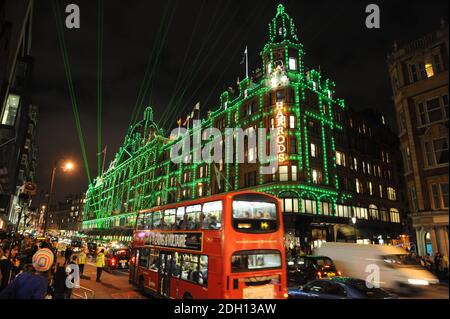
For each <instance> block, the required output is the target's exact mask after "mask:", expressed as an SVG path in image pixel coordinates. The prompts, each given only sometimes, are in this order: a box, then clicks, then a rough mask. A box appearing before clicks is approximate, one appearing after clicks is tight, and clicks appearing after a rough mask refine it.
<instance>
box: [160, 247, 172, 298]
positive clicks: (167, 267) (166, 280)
mask: <svg viewBox="0 0 450 319" xmlns="http://www.w3.org/2000/svg"><path fill="white" fill-rule="evenodd" d="M172 258H173V252H169V251H161V252H160V253H159V276H158V278H159V279H158V281H159V287H158V288H159V289H158V292H159V294H160V295H161V296H163V297H167V298H168V297H169V295H170V277H171V275H172V269H171V268H172V267H171V266H172Z"/></svg>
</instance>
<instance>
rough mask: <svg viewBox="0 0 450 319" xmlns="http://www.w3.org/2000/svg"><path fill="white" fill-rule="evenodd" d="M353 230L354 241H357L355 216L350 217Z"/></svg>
mask: <svg viewBox="0 0 450 319" xmlns="http://www.w3.org/2000/svg"><path fill="white" fill-rule="evenodd" d="M352 224H353V230H354V231H355V243H358V236H357V234H356V217H352Z"/></svg>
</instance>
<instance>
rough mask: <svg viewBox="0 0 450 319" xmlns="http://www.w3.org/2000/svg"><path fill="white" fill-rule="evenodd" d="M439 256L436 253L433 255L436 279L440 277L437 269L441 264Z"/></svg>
mask: <svg viewBox="0 0 450 319" xmlns="http://www.w3.org/2000/svg"><path fill="white" fill-rule="evenodd" d="M441 259H442V258H441V254H440V253H439V252H437V253H436V254H435V255H434V260H433V261H434V272H435V273H436V274H437V275H438V277H439V275H440V269H439V266H440V264H441Z"/></svg>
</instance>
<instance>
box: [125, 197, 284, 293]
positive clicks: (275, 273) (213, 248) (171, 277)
mask: <svg viewBox="0 0 450 319" xmlns="http://www.w3.org/2000/svg"><path fill="white" fill-rule="evenodd" d="M281 214H282V213H281V207H280V203H279V201H278V199H277V198H275V197H273V196H269V195H266V194H261V193H256V192H249V191H245V192H231V193H226V194H221V195H215V196H211V197H208V198H202V199H198V200H192V201H186V202H181V203H177V204H172V205H166V206H160V207H155V208H152V209H150V210H145V211H141V212H139V214H138V216H137V221H136V230H135V232H134V238H133V244H132V253H131V254H132V258H131V261H130V282H132V283H134V284H135V285H137V286H138V287H139V288H140V289H141V290H142V291H146V292H150V293H152V294H155V295H157V296H159V297H166V298H177V299H178V298H180V299H181V298H185V299H190V298H199V299H207V298H213V299H258V298H260V299H271V298H287V296H288V295H287V284H286V283H287V279H286V267H285V266H286V264H285V263H286V261H285V246H284V238H283V236H284V231H283V219H282V215H281Z"/></svg>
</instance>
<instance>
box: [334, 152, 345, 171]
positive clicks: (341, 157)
mask: <svg viewBox="0 0 450 319" xmlns="http://www.w3.org/2000/svg"><path fill="white" fill-rule="evenodd" d="M336 164H337V165H339V166H343V167H345V154H344V153H342V152H339V151H336Z"/></svg>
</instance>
